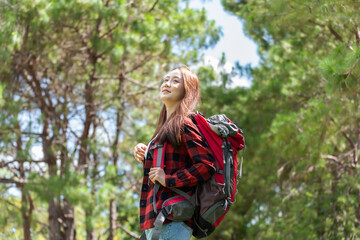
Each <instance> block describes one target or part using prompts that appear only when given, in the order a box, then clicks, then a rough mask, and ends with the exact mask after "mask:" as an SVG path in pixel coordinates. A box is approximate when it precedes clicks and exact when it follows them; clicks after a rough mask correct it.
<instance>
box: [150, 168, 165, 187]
mask: <svg viewBox="0 0 360 240" xmlns="http://www.w3.org/2000/svg"><path fill="white" fill-rule="evenodd" d="M149 178H150V180H151V181H152V182H153V183H155V182H156V181H158V182H159V183H160V184H161V185H163V186H165V172H164V169H162V168H159V167H156V168H151V169H150V172H149Z"/></svg>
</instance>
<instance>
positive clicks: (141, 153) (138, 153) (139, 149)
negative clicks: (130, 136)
mask: <svg viewBox="0 0 360 240" xmlns="http://www.w3.org/2000/svg"><path fill="white" fill-rule="evenodd" d="M145 151H146V145H145V144H143V143H138V144H136V146H135V148H134V157H135V159H136V160H137V161H138V162H139V163H143V161H144V157H145Z"/></svg>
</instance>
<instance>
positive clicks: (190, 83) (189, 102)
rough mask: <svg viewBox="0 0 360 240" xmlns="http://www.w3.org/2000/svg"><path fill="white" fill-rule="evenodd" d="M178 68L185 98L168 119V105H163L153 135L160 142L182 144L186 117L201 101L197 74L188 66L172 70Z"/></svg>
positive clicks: (174, 144)
mask: <svg viewBox="0 0 360 240" xmlns="http://www.w3.org/2000/svg"><path fill="white" fill-rule="evenodd" d="M176 69H179V70H180V73H181V77H182V78H183V80H184V88H185V95H184V98H183V99H181V102H180V104H179V107H178V108H177V109H176V110H175V111H174V112H173V113H172V114H171V116H170V117H169V119H166V107H165V105H163V107H162V109H161V112H160V116H159V121H158V125H157V127H156V130H155V133H154V136H153V138H154V137H155V136H156V139H155V141H158V142H160V143H164V142H165V141H168V142H169V143H170V144H171V145H172V146H179V145H180V143H181V131H182V130H183V125H184V118H185V116H186V115H188V114H189V113H192V112H193V111H194V110H195V108H196V106H197V104H198V102H199V101H200V86H199V79H198V77H197V76H196V74H195V73H193V72H192V71H191V70H190V69H188V68H187V67H176V68H173V69H172V70H171V71H174V70H176ZM171 71H170V72H171Z"/></svg>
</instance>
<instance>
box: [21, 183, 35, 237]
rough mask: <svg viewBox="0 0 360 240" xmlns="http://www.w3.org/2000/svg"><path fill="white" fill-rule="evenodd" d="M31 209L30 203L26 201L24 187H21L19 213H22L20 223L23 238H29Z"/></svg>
mask: <svg viewBox="0 0 360 240" xmlns="http://www.w3.org/2000/svg"><path fill="white" fill-rule="evenodd" d="M32 210H33V205H32V203H31V202H30V204H29V202H28V199H27V194H26V192H25V191H24V187H22V188H21V215H22V221H23V223H22V225H23V233H24V240H31V231H30V228H31V214H32Z"/></svg>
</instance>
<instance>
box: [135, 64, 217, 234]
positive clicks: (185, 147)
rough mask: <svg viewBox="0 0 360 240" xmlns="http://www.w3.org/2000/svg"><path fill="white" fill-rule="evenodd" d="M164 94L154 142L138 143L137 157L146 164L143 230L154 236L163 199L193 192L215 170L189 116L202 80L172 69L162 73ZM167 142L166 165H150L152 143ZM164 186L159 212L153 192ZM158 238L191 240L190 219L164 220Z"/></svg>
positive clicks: (195, 102) (161, 89) (141, 228)
mask: <svg viewBox="0 0 360 240" xmlns="http://www.w3.org/2000/svg"><path fill="white" fill-rule="evenodd" d="M160 98H161V100H162V102H163V103H164V105H163V108H162V110H161V113H160V117H159V121H158V125H157V128H156V130H155V133H154V136H153V140H152V141H151V142H150V144H149V147H148V152H149V154H146V156H145V152H146V150H147V146H146V145H145V144H143V143H139V144H137V145H136V147H135V149H134V156H135V158H136V160H137V161H139V162H141V163H143V167H144V176H143V182H142V188H141V196H140V230H141V231H145V234H146V237H147V239H151V236H152V233H153V228H154V221H155V218H156V213H157V212H159V210H160V209H161V207H162V204H163V202H164V201H165V200H166V199H168V198H171V197H173V196H176V195H177V194H176V193H175V192H173V191H172V190H171V188H174V187H175V188H179V189H181V190H183V191H185V192H190V191H194V189H195V186H196V185H197V184H198V183H199V182H201V181H206V180H207V179H209V178H210V177H211V175H212V174H214V172H215V159H214V157H213V156H212V153H211V150H210V148H209V146H208V145H207V143H206V141H205V140H204V138H203V136H202V135H201V134H200V132H199V130H198V127H197V126H196V125H195V124H194V122H193V121H192V119H191V115H192V114H194V113H193V111H194V110H195V107H196V105H197V103H198V102H199V100H200V92H199V80H198V78H197V76H196V75H195V74H194V73H193V72H191V71H190V70H189V69H188V68H186V67H179V68H174V69H172V70H171V71H170V72H169V73H168V74H167V75H165V77H164V81H163V83H162V85H161V87H160ZM165 142H166V143H167V144H166V147H165V161H164V169H162V168H159V167H154V166H152V164H153V159H152V155H151V147H152V146H153V145H154V144H155V143H161V144H163V143H165ZM156 181H157V182H158V183H160V184H161V186H160V188H159V190H158V192H157V194H156V210H154V207H153V205H154V204H153V201H152V196H153V194H154V190H153V187H154V184H155V183H156ZM164 224H165V225H164V227H163V228H162V232H161V235H160V239H172V240H176V239H179V240H180V239H181V240H186V239H190V238H191V235H192V221H191V220H189V221H186V222H170V221H165V223H164Z"/></svg>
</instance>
